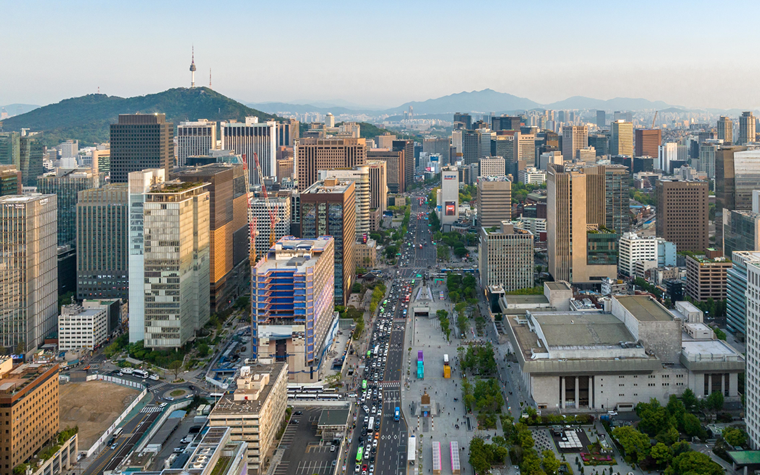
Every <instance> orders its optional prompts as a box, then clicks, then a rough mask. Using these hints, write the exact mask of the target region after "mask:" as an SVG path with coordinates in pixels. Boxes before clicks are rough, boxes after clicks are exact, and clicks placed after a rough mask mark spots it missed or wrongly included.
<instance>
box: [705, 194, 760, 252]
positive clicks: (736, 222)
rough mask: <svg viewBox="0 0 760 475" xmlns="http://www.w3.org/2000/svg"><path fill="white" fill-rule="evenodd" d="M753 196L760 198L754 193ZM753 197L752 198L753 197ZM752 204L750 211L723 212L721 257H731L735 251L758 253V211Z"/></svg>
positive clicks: (759, 237)
mask: <svg viewBox="0 0 760 475" xmlns="http://www.w3.org/2000/svg"><path fill="white" fill-rule="evenodd" d="M753 195H754V196H760V191H757V190H756V191H755V192H754V193H753ZM754 196H753V197H754ZM755 204H756V203H753V206H752V210H751V211H746V210H723V223H715V224H716V226H719V225H720V224H722V225H723V255H724V256H726V257H729V258H730V257H731V255H732V254H733V253H734V252H736V251H760V209H758V206H755Z"/></svg>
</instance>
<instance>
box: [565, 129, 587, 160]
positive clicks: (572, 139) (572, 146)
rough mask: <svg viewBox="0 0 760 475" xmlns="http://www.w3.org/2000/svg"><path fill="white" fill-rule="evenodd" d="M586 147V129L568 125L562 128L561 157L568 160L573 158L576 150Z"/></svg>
mask: <svg viewBox="0 0 760 475" xmlns="http://www.w3.org/2000/svg"><path fill="white" fill-rule="evenodd" d="M586 147H588V127H586V126H585V125H570V126H565V127H562V155H563V156H564V157H566V158H567V159H568V160H572V159H573V158H575V155H576V153H577V152H578V150H580V149H583V148H586Z"/></svg>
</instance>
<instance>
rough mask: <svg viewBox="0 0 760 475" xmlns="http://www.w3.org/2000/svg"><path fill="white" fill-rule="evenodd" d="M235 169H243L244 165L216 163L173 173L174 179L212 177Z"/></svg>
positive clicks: (186, 168)
mask: <svg viewBox="0 0 760 475" xmlns="http://www.w3.org/2000/svg"><path fill="white" fill-rule="evenodd" d="M235 167H242V164H237V163H229V162H215V163H209V164H208V165H201V166H197V167H180V168H175V169H173V170H172V171H171V175H172V176H173V177H178V178H179V177H181V178H186V177H194V176H197V177H211V176H214V175H216V174H218V173H222V172H225V171H227V170H229V169H234V168H235Z"/></svg>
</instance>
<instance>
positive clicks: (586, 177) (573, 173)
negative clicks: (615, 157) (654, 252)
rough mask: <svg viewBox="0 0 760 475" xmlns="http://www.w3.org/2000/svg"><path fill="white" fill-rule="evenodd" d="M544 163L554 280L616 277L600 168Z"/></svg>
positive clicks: (613, 242)
mask: <svg viewBox="0 0 760 475" xmlns="http://www.w3.org/2000/svg"><path fill="white" fill-rule="evenodd" d="M599 168H602V169H603V168H604V167H584V168H572V169H571V168H565V167H564V166H562V165H549V170H548V173H547V199H546V223H547V226H546V229H547V245H548V256H549V273H550V274H551V275H552V277H554V280H566V281H568V282H571V283H574V284H575V283H581V284H583V283H601V281H602V279H604V278H611V279H614V278H617V241H618V238H619V235H618V234H615V233H614V232H612V231H610V230H608V229H607V228H606V198H605V173H604V172H602V173H598V172H599Z"/></svg>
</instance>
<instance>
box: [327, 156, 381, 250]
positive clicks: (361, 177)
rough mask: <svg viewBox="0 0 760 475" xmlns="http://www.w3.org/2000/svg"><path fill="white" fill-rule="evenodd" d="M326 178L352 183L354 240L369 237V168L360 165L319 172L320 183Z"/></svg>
mask: <svg viewBox="0 0 760 475" xmlns="http://www.w3.org/2000/svg"><path fill="white" fill-rule="evenodd" d="M328 178H335V179H337V180H339V181H353V182H354V185H355V192H356V200H355V201H356V238H357V240H358V239H361V238H362V236H364V235H369V221H370V220H369V209H370V206H369V201H370V189H369V188H370V183H369V167H368V166H367V165H361V166H358V167H354V168H348V169H346V168H342V169H332V170H320V171H319V180H320V181H323V180H326V179H328Z"/></svg>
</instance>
